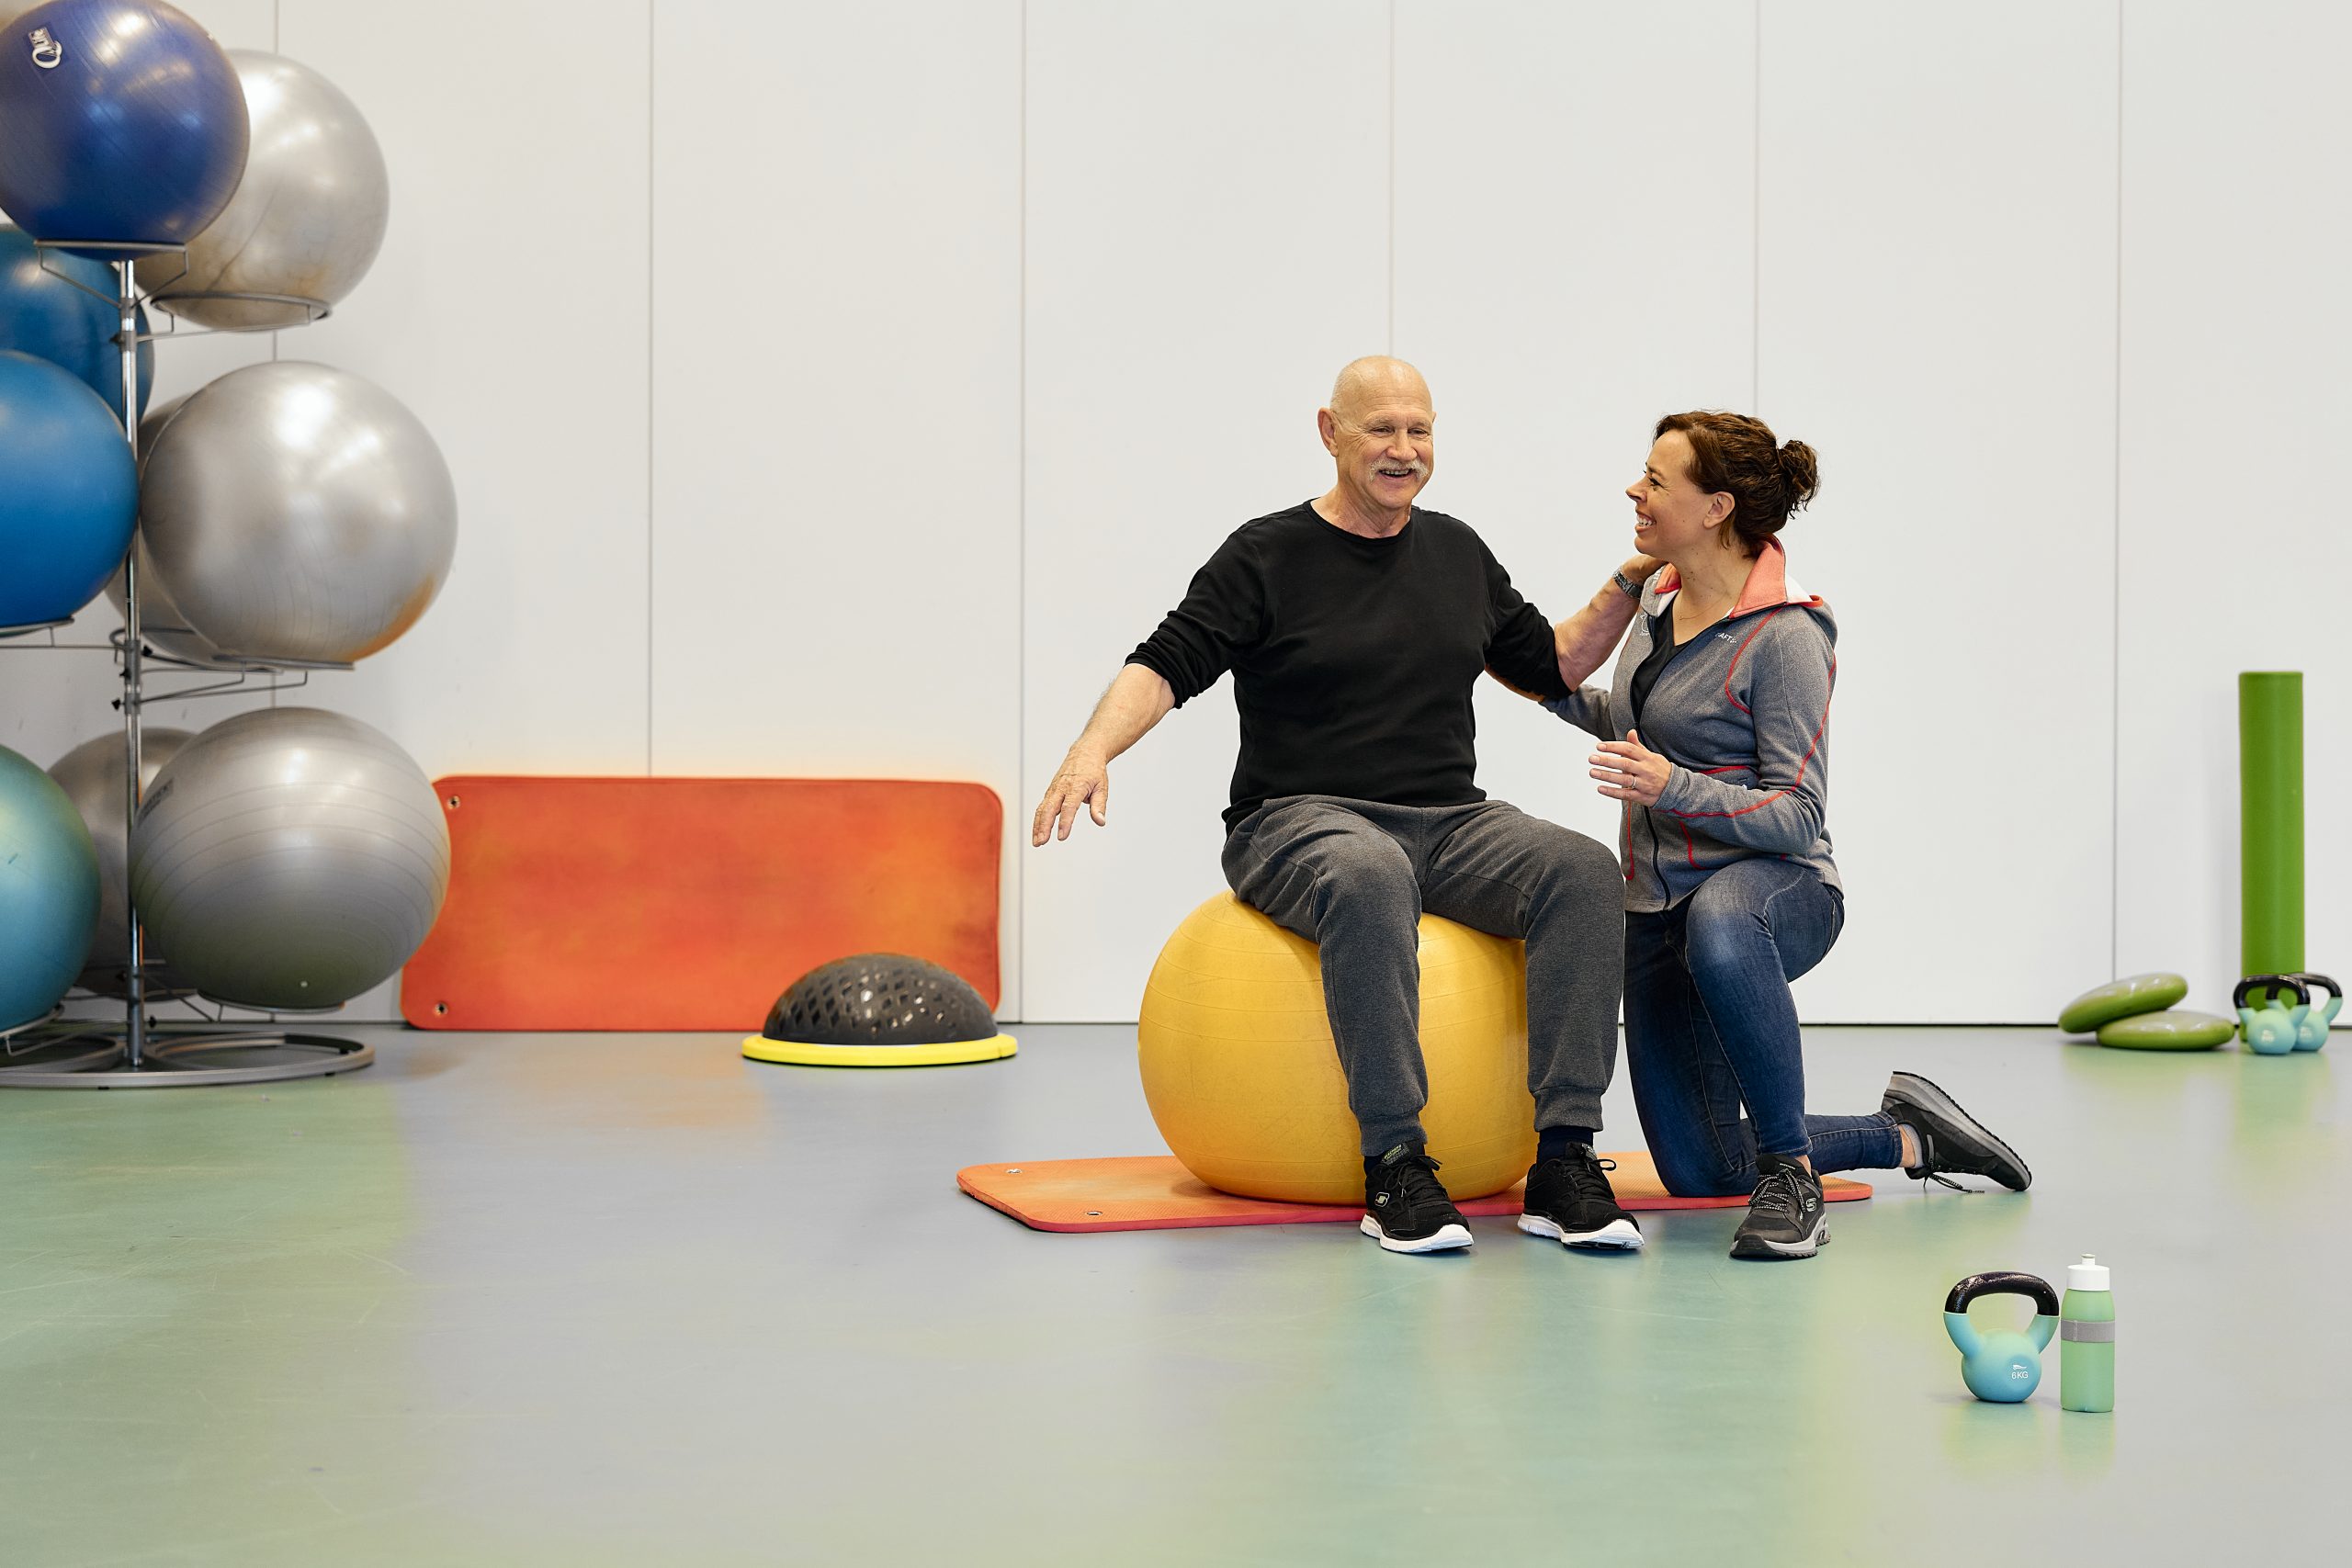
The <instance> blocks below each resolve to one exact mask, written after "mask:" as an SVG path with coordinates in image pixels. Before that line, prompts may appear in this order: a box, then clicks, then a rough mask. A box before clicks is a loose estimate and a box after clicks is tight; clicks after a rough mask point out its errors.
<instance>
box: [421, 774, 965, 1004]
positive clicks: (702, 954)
mask: <svg viewBox="0 0 2352 1568" xmlns="http://www.w3.org/2000/svg"><path fill="white" fill-rule="evenodd" d="M435 788H436V789H438V790H439V791H440V792H441V809H442V812H443V814H444V816H446V817H447V819H448V823H449V901H448V903H447V906H446V907H445V908H443V909H442V911H441V919H440V922H439V923H438V924H436V925H435V927H434V928H433V934H432V935H431V936H429V937H427V938H426V939H425V942H424V946H423V947H422V948H420V949H418V951H417V954H416V956H415V957H414V958H412V959H411V960H409V964H408V967H407V969H406V970H405V971H403V972H402V974H401V1014H402V1015H403V1016H405V1017H406V1018H407V1020H408V1021H410V1022H411V1023H413V1024H415V1025H416V1026H417V1027H419V1028H420V1029H680V1030H684V1029H723V1030H728V1031H729V1032H733V1033H735V1034H738V1035H740V1034H742V1033H743V1032H746V1031H748V1030H755V1029H757V1028H759V1027H760V1022H761V1021H762V1020H763V1019H764V1018H766V1017H767V1012H768V1008H769V1006H770V1004H772V1003H773V1002H774V1001H775V998H776V995H777V993H778V992H780V991H782V990H783V989H784V987H786V986H788V985H790V984H791V983H792V982H793V981H795V980H797V979H798V978H799V977H800V976H803V975H805V974H807V973H808V972H809V970H810V969H813V968H815V967H816V966H817V965H818V964H824V963H829V962H830V961H831V960H833V959H836V958H846V957H848V956H849V955H850V954H852V953H911V954H912V955H914V956H915V957H917V958H927V959H930V960H931V961H932V962H933V963H934V964H944V966H945V967H947V968H948V969H951V970H953V971H954V972H955V973H956V974H958V975H960V976H963V977H964V978H965V979H967V980H968V981H970V982H971V983H972V985H973V987H974V988H976V989H977V990H978V992H979V993H980V998H981V999H982V1000H983V1001H985V1002H987V1003H988V1004H989V1006H990V1007H994V1006H995V1005H996V999H997V863H998V847H999V844H1000V843H1001V840H1002V837H1003V821H1004V812H1003V807H1001V805H1000V804H999V802H998V800H997V796H996V792H995V791H993V790H991V789H989V788H988V787H987V786H986V785H984V784H933V783H924V782H916V781H901V780H889V779H881V780H876V779H627V778H622V779H594V778H508V777H470V778H447V779H440V780H436V781H435Z"/></svg>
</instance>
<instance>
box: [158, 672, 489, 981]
mask: <svg viewBox="0 0 2352 1568" xmlns="http://www.w3.org/2000/svg"><path fill="white" fill-rule="evenodd" d="M130 887H131V893H132V896H133V897H136V898H137V899H138V901H139V911H140V915H141V918H142V919H145V921H146V922H147V929H148V931H152V932H153V933H154V939H155V942H156V944H157V946H158V947H159V948H160V949H161V950H162V951H163V952H164V953H170V954H171V955H172V963H173V966H174V967H175V969H176V970H177V971H178V972H179V973H180V974H182V975H184V976H187V979H188V981H189V983H191V984H192V985H194V986H195V987H197V988H198V990H200V991H202V992H203V993H204V994H205V995H206V996H208V997H210V998H213V999H214V1000H216V1001H222V1002H232V1003H236V1004H240V1005H242V1006H245V1007H254V1008H268V1009H274V1010H289V1011H301V1010H311V1009H319V1008H332V1007H340V1006H342V1005H343V1004H344V1003H345V1002H347V1001H349V1000H350V999H351V998H354V997H356V996H357V995H359V993H360V992H362V991H365V990H367V989H368V987H372V986H377V985H380V984H382V983H383V982H384V981H385V980H388V979H390V977H391V976H393V975H394V974H395V973H397V972H398V971H399V969H400V966H401V964H405V963H407V962H408V960H409V957H410V955H411V954H413V953H415V952H416V950H417V947H418V946H419V945H420V944H421V943H422V942H424V938H425V933H426V932H428V931H431V930H432V929H433V922H434V920H435V918H436V917H438V916H439V914H440V913H441V901H442V899H443V897H446V896H447V892H448V888H449V829H448V824H447V822H446V821H445V820H444V819H443V818H442V814H441V801H440V798H439V796H437V795H435V794H434V791H433V784H432V782H431V781H430V780H428V779H427V778H426V777H425V776H424V770H422V769H421V768H419V767H418V766H417V765H416V764H415V763H414V762H413V761H410V760H409V758H408V754H407V753H406V752H404V751H402V750H401V749H400V748H399V747H398V746H396V745H394V744H393V743H392V741H391V739H390V737H388V736H386V735H384V734H383V733H382V732H381V731H379V730H376V729H372V728H369V727H368V726H367V725H364V724H362V723H360V722H359V721H358V720H357V719H354V718H346V717H345V716H343V715H341V714H334V713H327V712H324V711H322V710H321V709H318V708H263V709H258V710H256V711H254V712H253V713H244V714H239V715H238V716H236V717H234V718H232V719H225V720H223V721H222V722H220V723H219V724H216V725H214V726H213V727H212V728H209V729H208V730H206V731H205V732H204V733H203V734H201V735H199V736H198V737H197V738H196V739H194V740H191V741H189V742H188V743H187V745H186V746H184V747H182V748H181V749H180V752H179V754H178V755H177V756H175V757H174V758H173V759H172V761H171V763H170V765H169V766H167V767H165V768H164V770H163V772H162V773H159V774H158V775H157V776H156V779H155V787H154V789H153V791H152V792H150V793H149V795H148V796H147V804H146V805H145V806H144V807H142V808H141V811H140V813H139V825H138V827H137V829H135V830H134V831H133V832H132V834H131V839H130Z"/></svg>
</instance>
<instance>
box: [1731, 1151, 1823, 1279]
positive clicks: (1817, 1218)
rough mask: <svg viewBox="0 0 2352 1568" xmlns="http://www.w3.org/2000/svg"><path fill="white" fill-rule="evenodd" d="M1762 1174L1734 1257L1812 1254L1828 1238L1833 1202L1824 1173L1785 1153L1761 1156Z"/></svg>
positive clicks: (1739, 1232)
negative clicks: (1825, 1191)
mask: <svg viewBox="0 0 2352 1568" xmlns="http://www.w3.org/2000/svg"><path fill="white" fill-rule="evenodd" d="M1756 1165H1757V1169H1758V1172H1759V1176H1760V1179H1758V1181H1757V1183H1756V1190H1755V1191H1754V1192H1752V1193H1750V1194H1748V1198H1747V1218H1746V1219H1744V1220H1742V1221H1740V1222H1739V1229H1738V1230H1736V1231H1735V1232H1733V1233H1732V1238H1731V1255H1732V1256H1733V1257H1734V1258H1811V1257H1812V1256H1813V1255H1814V1254H1815V1253H1816V1252H1819V1251H1820V1250H1821V1249H1822V1247H1824V1246H1825V1245H1826V1244H1827V1242H1828V1240H1829V1205H1828V1204H1826V1203H1825V1202H1823V1201H1821V1178H1819V1177H1818V1176H1815V1174H1814V1173H1813V1172H1811V1171H1809V1170H1807V1169H1806V1168H1804V1166H1803V1165H1802V1164H1801V1163H1799V1162H1798V1161H1796V1160H1794V1159H1792V1158H1791V1157H1790V1156H1787V1155H1759V1156H1758V1157H1757V1161H1756Z"/></svg>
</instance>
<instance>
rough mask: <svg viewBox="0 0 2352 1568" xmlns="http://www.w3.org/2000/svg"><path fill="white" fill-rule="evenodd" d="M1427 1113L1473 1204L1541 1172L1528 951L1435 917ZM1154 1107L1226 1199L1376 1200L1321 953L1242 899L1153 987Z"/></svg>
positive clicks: (1149, 1044)
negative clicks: (1370, 1195)
mask: <svg viewBox="0 0 2352 1568" xmlns="http://www.w3.org/2000/svg"><path fill="white" fill-rule="evenodd" d="M1420 955H1421V1057H1422V1060H1423V1061H1424V1062H1426V1063H1427V1064H1428V1066H1429V1077H1430V1100H1429V1105H1428V1106H1427V1107H1426V1108H1425V1109H1424V1110H1423V1111H1422V1112H1421V1126H1422V1128H1423V1130H1424V1131H1426V1132H1427V1133H1428V1134H1429V1141H1430V1142H1429V1148H1430V1154H1431V1155H1432V1156H1435V1157H1436V1158H1437V1160H1438V1162H1439V1163H1440V1164H1441V1165H1442V1167H1443V1169H1442V1171H1440V1172H1439V1179H1440V1180H1442V1181H1443V1182H1444V1183H1445V1190H1446V1191H1447V1192H1448V1193H1449V1194H1451V1195H1452V1196H1453V1197H1454V1198H1455V1199H1457V1200H1460V1199H1465V1198H1484V1197H1486V1196H1487V1195H1488V1194H1490V1193H1495V1192H1500V1191H1502V1190H1504V1189H1505V1188H1507V1187H1509V1186H1510V1185H1511V1183H1513V1182H1515V1181H1517V1180H1518V1179H1520V1178H1521V1177H1522V1176H1524V1175H1526V1174H1527V1168H1528V1166H1529V1165H1530V1164H1532V1163H1533V1161H1534V1158H1535V1101H1534V1099H1533V1098H1532V1096H1531V1095H1529V1093H1528V1092H1527V950H1526V948H1525V947H1524V946H1522V945H1521V943H1519V942H1513V941H1511V940H1510V938H1508V937H1499V936H1488V935H1487V934H1486V933H1485V932H1484V931H1472V930H1471V929H1470V928H1469V927H1467V926H1462V925H1456V924H1455V923H1454V922H1453V921H1452V920H1444V919H1438V918H1437V917H1436V916H1435V915H1423V916H1422V917H1421V931H1420ZM1137 1033H1138V1047H1137V1054H1138V1056H1139V1057H1140V1060H1141V1065H1142V1067H1143V1096H1144V1100H1146V1101H1147V1102H1148V1104H1149V1105H1150V1107H1151V1119H1152V1120H1153V1121H1154V1122H1158V1123H1159V1134H1160V1136H1161V1137H1163V1138H1166V1139H1167V1140H1168V1146H1169V1148H1170V1149H1171V1150H1173V1151H1174V1152H1175V1155H1176V1157H1177V1158H1178V1159H1180V1160H1182V1162H1183V1164H1184V1168H1185V1169H1187V1170H1189V1171H1191V1172H1192V1173H1193V1175H1194V1176H1197V1177H1199V1178H1200V1179H1202V1180H1203V1181H1204V1182H1206V1183H1208V1184H1209V1185H1210V1186H1211V1187H1214V1188H1216V1189H1217V1190H1219V1191H1222V1192H1232V1193H1237V1194H1238V1195H1240V1196H1242V1197H1245V1198H1273V1199H1279V1200H1282V1201H1286V1202H1292V1203H1357V1202H1361V1201H1363V1154H1362V1152H1361V1151H1360V1149H1359V1147H1358V1144H1359V1140H1358V1138H1357V1135H1356V1119H1355V1117H1354V1115H1353V1114H1352V1113H1351V1112H1350V1111H1349V1110H1348V1083H1347V1079H1346V1077H1344V1076H1342V1075H1341V1073H1340V1056H1339V1051H1338V1048H1337V1047H1336V1046H1334V1045H1333V1044H1332V1043H1331V1024H1330V1021H1329V1018H1328V1017H1327V1016H1326V1015H1325V1013H1324V1011H1323V971H1322V967H1321V964H1320V960H1319V956H1318V954H1317V952H1316V947H1315V944H1314V943H1313V942H1308V941H1307V940H1306V938H1304V937H1301V936H1296V935H1294V934H1293V933H1291V932H1289V931H1284V930H1283V928H1282V927H1280V926H1278V925H1276V924H1275V923H1274V922H1273V921H1272V920H1271V919H1267V918H1266V917H1265V916H1264V915H1262V914H1261V913H1259V912H1258V911H1257V910H1256V909H1253V908H1250V906H1249V905H1247V904H1244V903H1243V902H1241V901H1240V900H1239V899H1238V898H1236V897H1234V896H1233V895H1232V894H1230V893H1220V894H1218V895H1217V896H1216V897H1214V898H1211V899H1210V900H1209V901H1208V902H1207V903H1205V904H1203V905H1202V906H1201V907H1200V908H1197V909H1194V910H1193V912H1192V913H1191V914H1190V915H1187V916H1186V917H1184V923H1183V924H1182V925H1180V926H1178V927H1177V928H1176V934H1175V935H1173V936H1171V937H1170V938H1169V939H1168V945H1167V946H1166V947H1163V948H1161V949H1160V952H1159V962H1158V963H1157V964H1153V965H1152V967H1151V979H1150V980H1149V981H1148V983H1147V984H1146V985H1145V987H1144V993H1143V1010H1142V1019H1141V1022H1140V1026H1139V1028H1138V1031H1137Z"/></svg>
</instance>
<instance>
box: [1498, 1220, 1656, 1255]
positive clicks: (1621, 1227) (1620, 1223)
mask: <svg viewBox="0 0 2352 1568" xmlns="http://www.w3.org/2000/svg"><path fill="white" fill-rule="evenodd" d="M1519 1228H1520V1229H1521V1230H1523V1231H1525V1232H1526V1233H1527V1234H1528V1235H1540V1236H1542V1237H1544V1239H1545V1240H1547V1241H1556V1242H1558V1243H1559V1244H1560V1245H1561V1246H1563V1247H1587V1248H1589V1249H1590V1250H1592V1251H1595V1252H1634V1251H1637V1250H1639V1249H1640V1247H1641V1245H1642V1232H1641V1227H1640V1226H1638V1225H1636V1224H1634V1222H1633V1221H1631V1220H1611V1221H1610V1222H1609V1223H1608V1224H1605V1225H1603V1226H1601V1227H1600V1229H1599V1230H1597V1231H1564V1230H1562V1229H1561V1228H1560V1227H1559V1225H1558V1224H1557V1223H1556V1222H1555V1221H1552V1220H1547V1219H1545V1218H1544V1216H1543V1215H1541V1214H1521V1215H1520V1216H1519Z"/></svg>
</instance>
